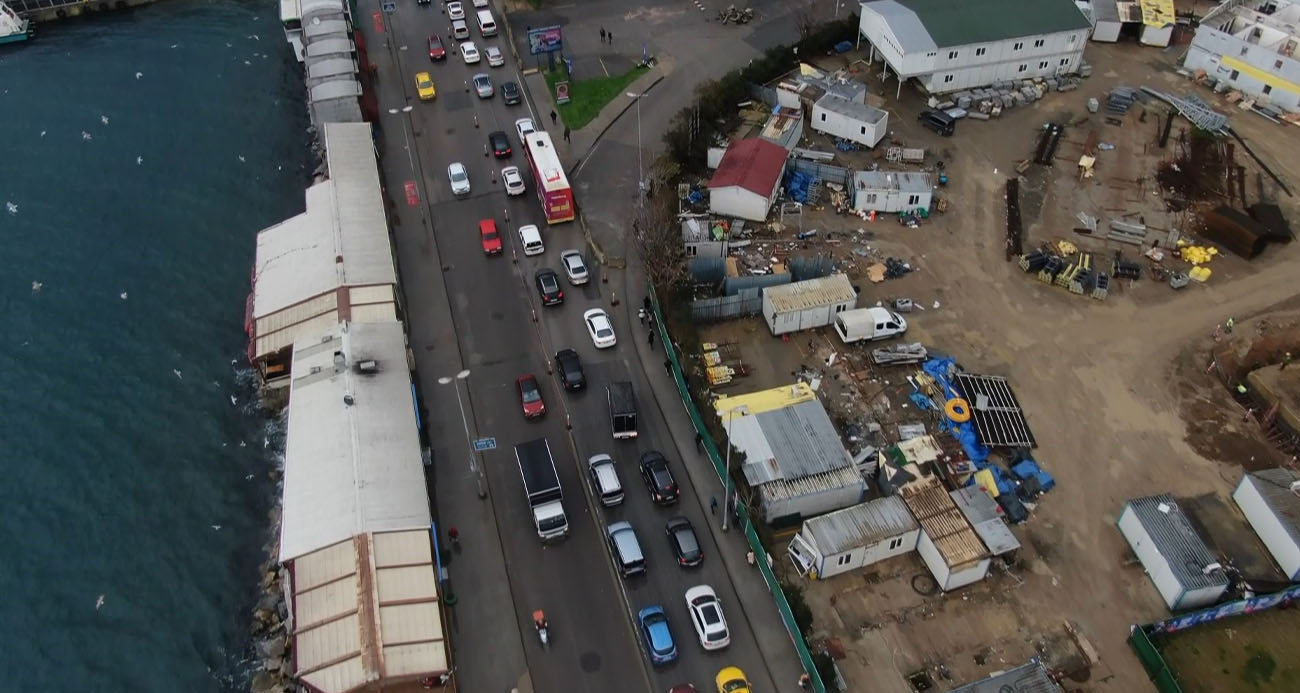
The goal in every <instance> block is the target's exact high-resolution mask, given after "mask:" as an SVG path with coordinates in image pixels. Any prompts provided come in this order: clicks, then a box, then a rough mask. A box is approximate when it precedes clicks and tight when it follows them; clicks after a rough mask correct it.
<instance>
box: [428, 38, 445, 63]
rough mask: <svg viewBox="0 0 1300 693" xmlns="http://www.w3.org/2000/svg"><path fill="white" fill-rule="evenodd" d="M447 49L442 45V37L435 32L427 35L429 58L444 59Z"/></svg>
mask: <svg viewBox="0 0 1300 693" xmlns="http://www.w3.org/2000/svg"><path fill="white" fill-rule="evenodd" d="M446 59H447V51H446V50H445V49H444V48H443V47H442V39H440V38H438V35H437V34H433V35H431V36H429V60H446Z"/></svg>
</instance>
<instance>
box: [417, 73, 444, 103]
mask: <svg viewBox="0 0 1300 693" xmlns="http://www.w3.org/2000/svg"><path fill="white" fill-rule="evenodd" d="M415 91H416V92H418V93H419V94H420V100H421V101H433V97H435V96H437V95H438V92H437V91H436V90H435V89H434V88H433V80H432V79H430V77H429V73H427V72H417V73H415Z"/></svg>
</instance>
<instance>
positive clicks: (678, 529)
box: [664, 516, 704, 566]
mask: <svg viewBox="0 0 1300 693" xmlns="http://www.w3.org/2000/svg"><path fill="white" fill-rule="evenodd" d="M664 533H666V534H667V535H668V543H669V544H670V545H671V546H672V547H673V555H674V556H676V557H677V565H682V566H697V565H699V564H700V563H703V562H704V550H703V549H701V548H700V538H699V537H697V536H695V527H694V526H693V525H691V521H690V520H688V519H686V518H685V517H680V516H679V517H674V518H673V519H671V520H669V521H668V524H666V525H664Z"/></svg>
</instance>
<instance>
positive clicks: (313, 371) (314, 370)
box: [311, 366, 320, 375]
mask: <svg viewBox="0 0 1300 693" xmlns="http://www.w3.org/2000/svg"><path fill="white" fill-rule="evenodd" d="M319 372H320V366H312V367H311V375H316V374H317V373H319Z"/></svg>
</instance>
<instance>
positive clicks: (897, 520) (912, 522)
mask: <svg viewBox="0 0 1300 693" xmlns="http://www.w3.org/2000/svg"><path fill="white" fill-rule="evenodd" d="M803 526H804V527H805V528H806V529H807V530H808V532H809V533H810V534H812V537H813V540H814V541H816V543H817V550H818V551H820V552H821V554H822V555H823V556H832V555H834V554H837V553H842V552H844V551H848V550H849V549H854V548H858V547H860V546H871V545H873V544H877V543H879V542H881V541H883V540H885V539H890V538H892V537H897V536H901V535H903V534H907V533H908V532H912V531H915V530H917V529H920V525H918V524H917V523H916V519H915V518H913V517H912V512H911V511H910V510H908V509H907V504H906V503H904V502H903V499H902V498H899V497H898V496H886V497H884V498H877V499H875V500H872V501H868V502H866V503H860V504H858V505H854V506H850V507H847V508H844V509H842V510H836V511H835V512H831V513H827V514H825V515H820V516H818V517H814V518H812V519H811V520H805V521H804V523H803Z"/></svg>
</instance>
